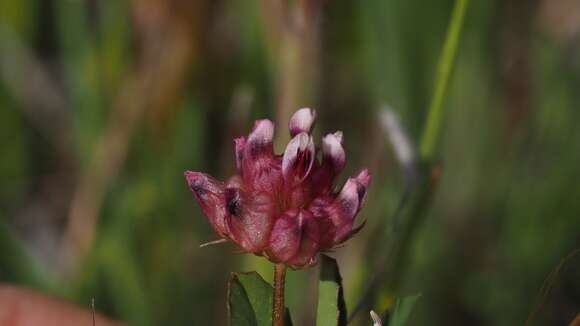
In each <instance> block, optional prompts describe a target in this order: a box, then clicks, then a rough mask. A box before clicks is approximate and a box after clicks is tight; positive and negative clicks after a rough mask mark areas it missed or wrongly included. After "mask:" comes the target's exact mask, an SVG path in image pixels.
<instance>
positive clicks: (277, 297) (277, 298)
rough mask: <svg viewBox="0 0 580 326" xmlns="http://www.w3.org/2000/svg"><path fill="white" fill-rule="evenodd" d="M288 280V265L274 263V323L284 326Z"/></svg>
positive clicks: (276, 325)
mask: <svg viewBox="0 0 580 326" xmlns="http://www.w3.org/2000/svg"><path fill="white" fill-rule="evenodd" d="M285 280H286V265H284V264H276V265H274V304H273V307H272V325H273V326H284V312H285V310H286V309H285V306H284V285H285V284H284V283H285Z"/></svg>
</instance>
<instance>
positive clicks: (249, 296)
mask: <svg viewBox="0 0 580 326" xmlns="http://www.w3.org/2000/svg"><path fill="white" fill-rule="evenodd" d="M272 292H273V288H272V285H270V283H268V282H266V281H265V280H264V279H263V278H262V276H260V274H258V273H256V272H249V273H232V275H231V276H230V280H229V284H228V316H229V322H230V325H232V326H246V325H248V326H270V325H272V304H273V298H272ZM285 325H286V326H292V320H291V318H290V312H289V311H288V309H286V323H285Z"/></svg>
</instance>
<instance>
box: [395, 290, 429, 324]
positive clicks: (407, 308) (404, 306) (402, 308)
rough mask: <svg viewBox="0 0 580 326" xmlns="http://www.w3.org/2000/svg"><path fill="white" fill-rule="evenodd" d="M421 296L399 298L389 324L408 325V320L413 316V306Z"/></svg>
mask: <svg viewBox="0 0 580 326" xmlns="http://www.w3.org/2000/svg"><path fill="white" fill-rule="evenodd" d="M419 297H421V294H415V295H410V296H407V297H404V298H399V299H397V301H396V302H395V307H394V308H393V312H392V314H391V318H390V320H389V324H388V325H389V326H404V325H406V324H407V321H408V320H409V317H410V316H411V311H412V310H413V306H414V305H415V303H416V302H417V299H419Z"/></svg>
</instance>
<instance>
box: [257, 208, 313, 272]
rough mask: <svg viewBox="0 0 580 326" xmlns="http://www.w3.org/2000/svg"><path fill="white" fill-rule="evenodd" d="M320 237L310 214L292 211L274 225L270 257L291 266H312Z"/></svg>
mask: <svg viewBox="0 0 580 326" xmlns="http://www.w3.org/2000/svg"><path fill="white" fill-rule="evenodd" d="M318 236H319V230H318V224H317V223H316V220H315V219H314V218H313V216H312V214H311V213H310V212H308V211H306V210H303V209H295V208H294V209H290V210H288V211H286V212H284V214H282V216H280V217H279V218H278V220H277V221H276V223H275V225H274V228H273V230H272V234H271V236H270V245H269V248H268V255H269V257H270V258H271V259H272V260H274V261H277V262H284V263H287V264H289V265H291V266H305V265H309V264H312V263H313V262H315V258H314V256H315V255H316V253H317V252H318V249H319V245H318Z"/></svg>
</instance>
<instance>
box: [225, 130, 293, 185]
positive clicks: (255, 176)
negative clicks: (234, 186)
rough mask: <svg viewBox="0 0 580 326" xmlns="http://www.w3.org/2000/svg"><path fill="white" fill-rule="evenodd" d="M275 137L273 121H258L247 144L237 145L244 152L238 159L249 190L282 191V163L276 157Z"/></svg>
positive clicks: (238, 143)
mask: <svg viewBox="0 0 580 326" xmlns="http://www.w3.org/2000/svg"><path fill="white" fill-rule="evenodd" d="M273 137H274V124H273V123H272V121H270V120H258V121H256V123H255V125H254V129H253V130H252V132H251V133H250V135H249V136H248V138H247V139H246V141H245V144H243V142H242V141H238V142H237V143H236V145H237V147H239V148H240V150H243V154H241V155H237V157H241V162H240V165H241V167H242V168H241V175H242V178H243V179H244V182H245V185H246V186H247V187H248V188H249V189H252V190H258V191H267V192H272V193H274V192H279V191H280V187H281V183H282V175H281V161H280V158H278V157H276V156H274V153H273V146H272V138H273ZM242 144H243V145H242Z"/></svg>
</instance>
